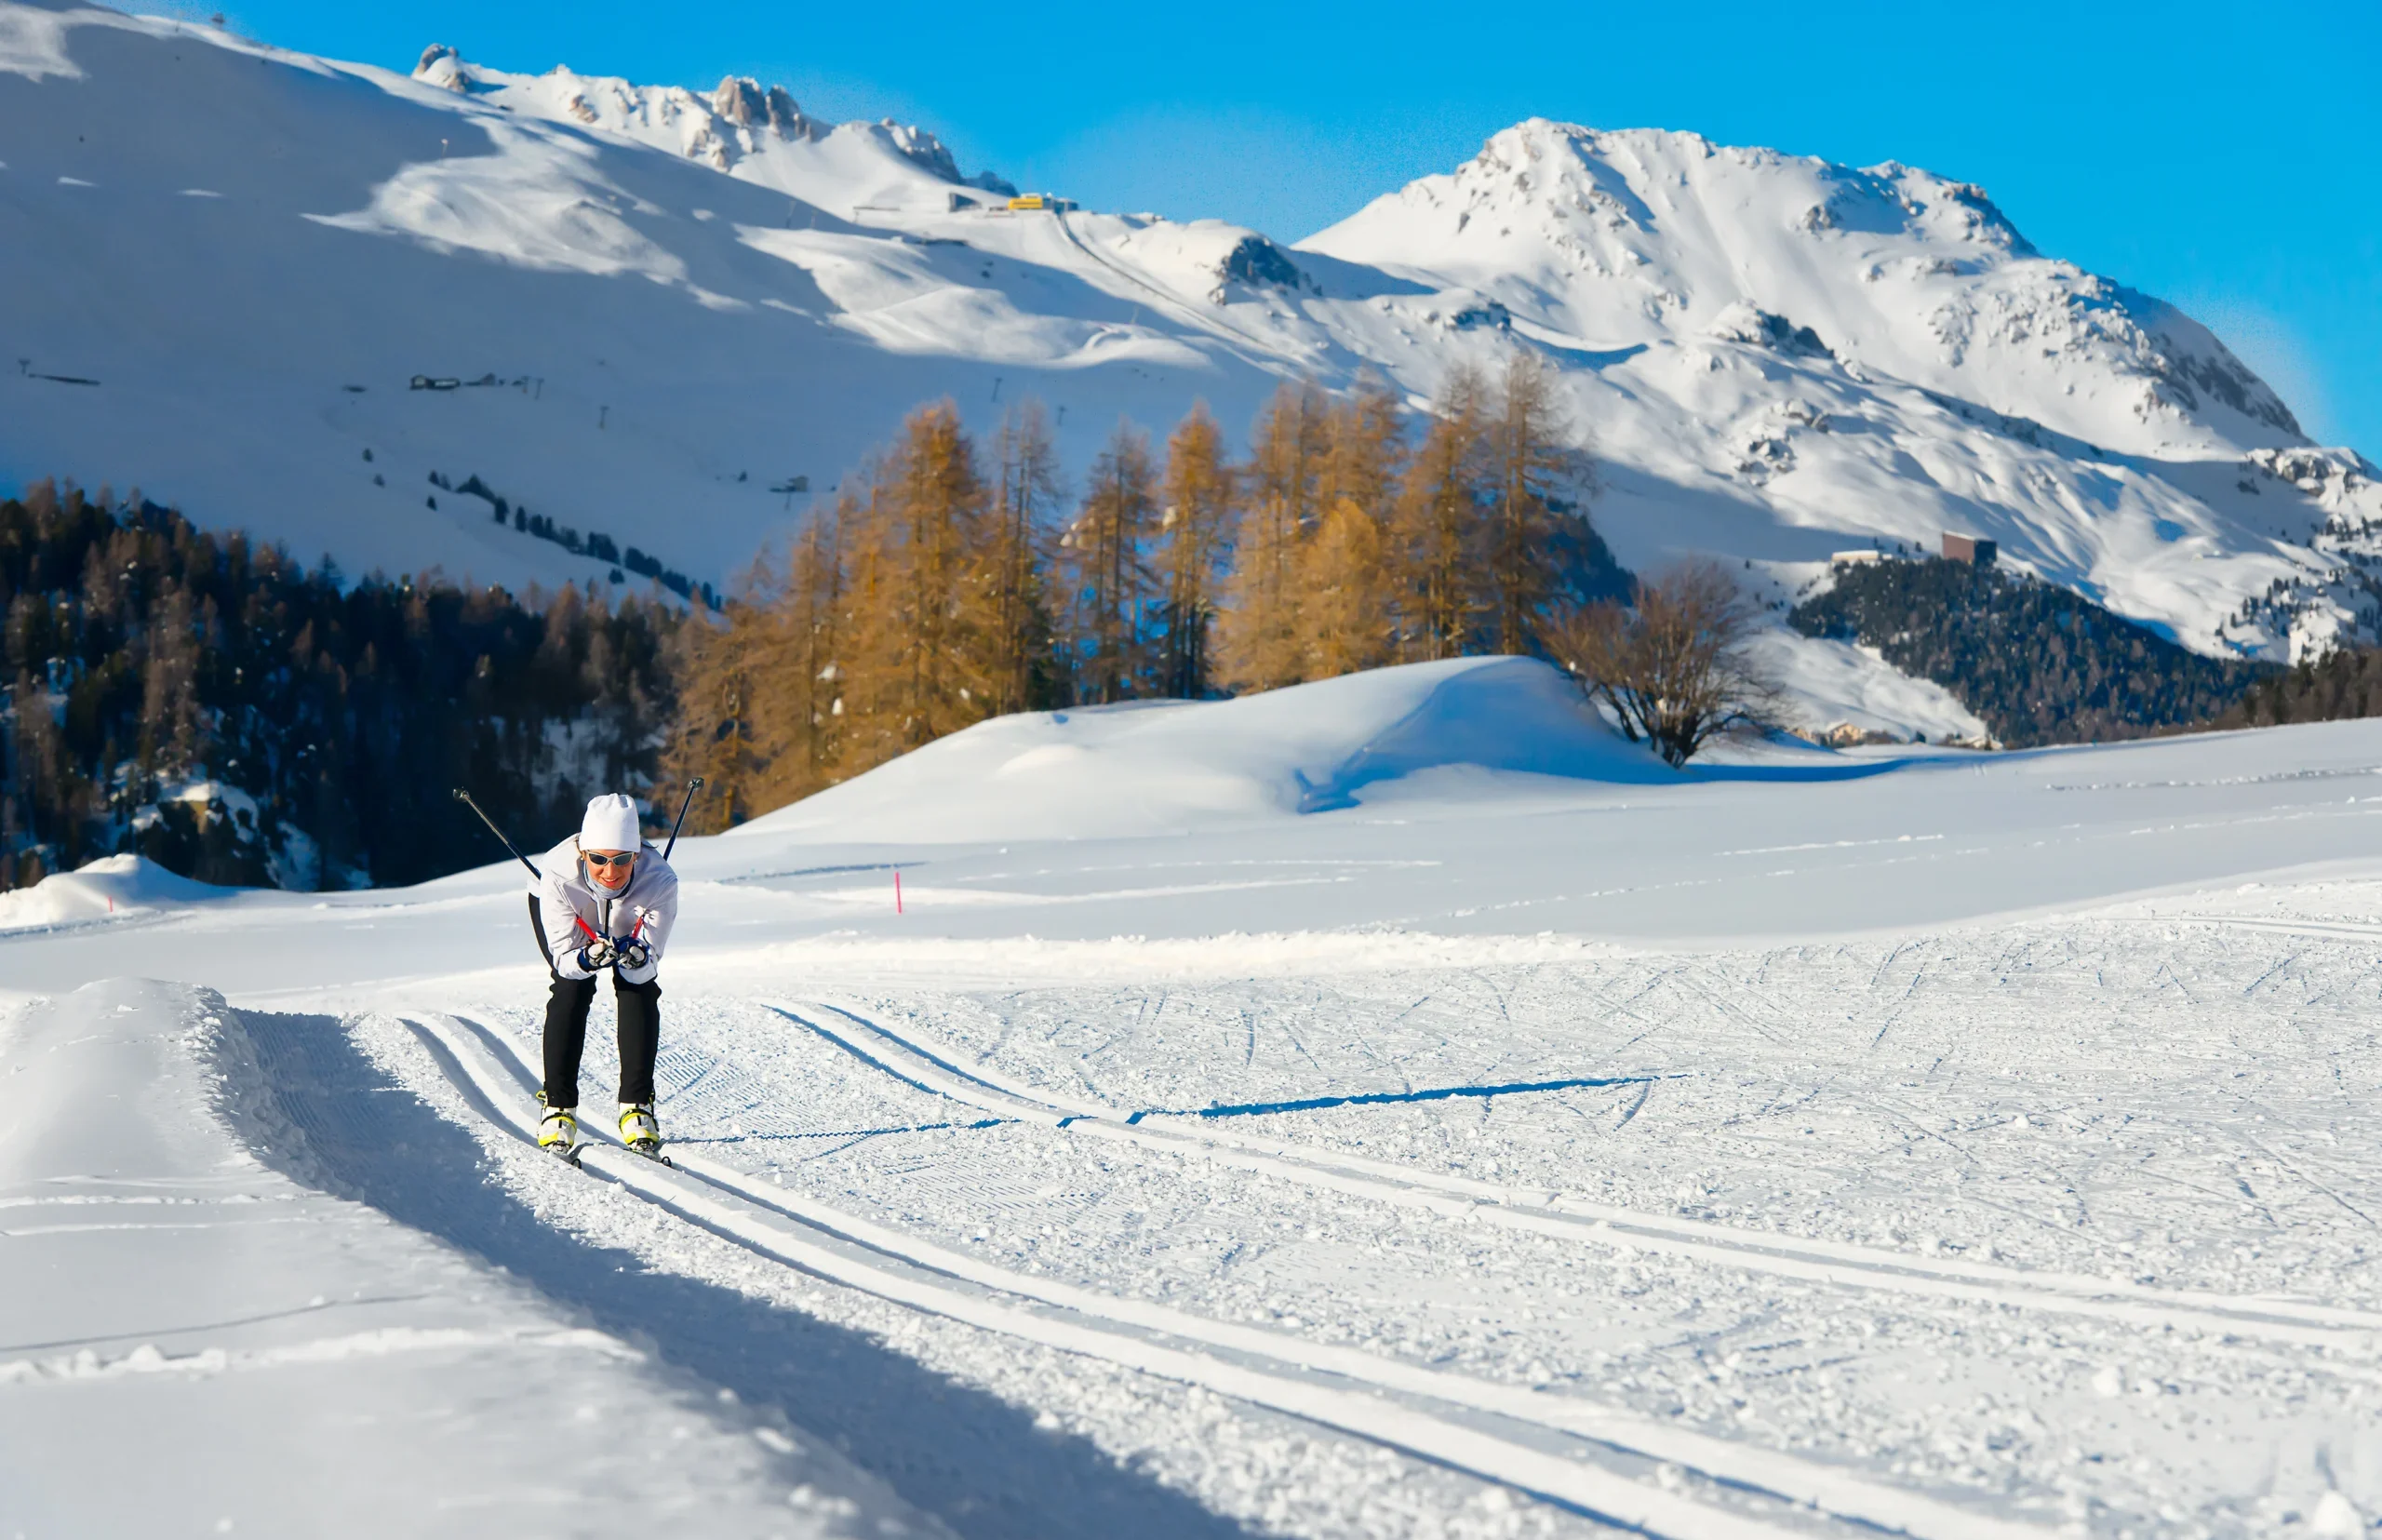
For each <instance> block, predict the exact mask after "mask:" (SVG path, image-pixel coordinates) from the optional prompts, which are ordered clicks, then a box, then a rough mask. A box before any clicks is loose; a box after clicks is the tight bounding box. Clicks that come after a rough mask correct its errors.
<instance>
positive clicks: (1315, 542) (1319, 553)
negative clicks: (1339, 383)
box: [1293, 372, 1406, 679]
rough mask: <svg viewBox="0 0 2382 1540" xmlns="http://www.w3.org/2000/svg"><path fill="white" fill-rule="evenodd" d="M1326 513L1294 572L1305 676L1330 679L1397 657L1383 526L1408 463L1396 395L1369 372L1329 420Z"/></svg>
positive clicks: (1322, 491)
mask: <svg viewBox="0 0 2382 1540" xmlns="http://www.w3.org/2000/svg"><path fill="white" fill-rule="evenodd" d="M1325 437H1326V445H1327V448H1326V451H1325V455H1324V463H1323V473H1322V475H1321V477H1320V478H1319V480H1318V486H1317V496H1318V502H1319V503H1320V504H1321V508H1322V512H1321V515H1320V517H1319V518H1318V522H1317V526H1316V529H1315V532H1314V534H1312V535H1311V536H1309V537H1308V538H1307V540H1306V541H1305V542H1304V543H1303V544H1302V545H1301V547H1300V549H1299V555H1298V562H1297V569H1296V581H1295V583H1293V591H1294V593H1295V594H1296V596H1297V617H1298V620H1297V630H1298V636H1299V646H1300V659H1301V667H1300V675H1301V677H1303V678H1308V679H1323V678H1331V677H1332V676H1336V675H1341V674H1351V673H1355V672H1356V671H1358V669H1366V668H1379V667H1382V666H1384V665H1385V664H1387V663H1395V662H1396V661H1397V648H1398V588H1397V582H1396V578H1397V574H1396V572H1395V570H1394V569H1393V567H1392V563H1391V561H1390V559H1389V558H1390V555H1391V553H1390V550H1389V547H1388V544H1387V541H1386V537H1385V527H1386V523H1387V520H1388V518H1389V516H1390V515H1391V512H1392V510H1393V508H1394V506H1395V504H1396V500H1397V495H1398V477H1399V475H1401V474H1402V473H1403V471H1404V469H1405V465H1406V424H1405V417H1404V413H1403V412H1402V411H1400V409H1399V408H1398V396H1397V394H1396V393H1395V392H1394V391H1392V390H1391V389H1390V388H1389V386H1388V385H1387V383H1386V382H1384V381H1383V380H1382V379H1381V377H1380V376H1378V375H1374V374H1372V373H1370V372H1368V373H1367V374H1365V375H1364V376H1362V377H1360V378H1359V379H1358V382H1357V385H1356V388H1355V389H1354V390H1353V391H1352V392H1351V393H1350V394H1349V395H1348V396H1347V397H1346V398H1345V400H1342V401H1339V402H1337V403H1335V404H1334V405H1333V406H1332V410H1331V414H1330V418H1329V421H1328V422H1327V425H1326V435H1325Z"/></svg>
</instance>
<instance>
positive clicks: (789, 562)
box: [0, 355, 1629, 889]
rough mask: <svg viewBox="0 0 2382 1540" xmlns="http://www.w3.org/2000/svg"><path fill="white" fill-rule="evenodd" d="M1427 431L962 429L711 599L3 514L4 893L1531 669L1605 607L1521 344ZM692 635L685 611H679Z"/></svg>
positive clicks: (1587, 538)
mask: <svg viewBox="0 0 2382 1540" xmlns="http://www.w3.org/2000/svg"><path fill="white" fill-rule="evenodd" d="M1436 408H1437V409H1435V411H1434V412H1432V413H1431V414H1429V415H1428V416H1427V417H1425V418H1424V419H1423V420H1422V421H1421V422H1415V421H1412V420H1411V419H1410V414H1408V413H1407V412H1405V411H1404V410H1403V409H1402V408H1400V407H1399V406H1398V402H1397V398H1396V397H1395V395H1393V393H1392V392H1391V391H1390V390H1389V389H1388V388H1387V387H1386V386H1385V385H1383V384H1380V383H1379V382H1365V383H1363V384H1361V385H1359V387H1358V388H1357V389H1356V390H1354V391H1352V392H1350V393H1348V394H1347V395H1343V396H1339V397H1333V396H1331V395H1326V394H1325V393H1324V392H1323V391H1322V390H1320V389H1319V388H1318V387H1316V386H1314V385H1312V384H1298V385H1286V386H1284V387H1283V388H1282V389H1281V391H1280V392H1279V393H1278V395H1276V396H1275V397H1274V399H1273V400H1272V401H1271V402H1270V403H1269V404H1268V405H1267V406H1266V407H1265V409H1264V411H1263V412H1261V414H1260V415H1259V417H1258V420H1257V422H1256V424H1255V426H1254V429H1253V431H1252V435H1251V445H1250V448H1249V451H1248V453H1247V455H1246V456H1245V457H1242V456H1236V455H1235V454H1233V452H1232V451H1231V449H1230V447H1229V445H1228V443H1227V441H1226V438H1225V435H1224V430H1223V429H1222V427H1221V426H1220V425H1219V424H1218V423H1217V422H1215V420H1214V418H1213V417H1212V416H1211V414H1210V413H1209V412H1208V411H1207V410H1206V408H1204V407H1195V408H1193V410H1192V411H1191V412H1190V413H1189V414H1188V415H1186V416H1185V417H1184V419H1183V420H1182V422H1180V423H1178V424H1177V425H1176V426H1175V428H1174V429H1173V430H1172V431H1171V433H1170V434H1169V435H1167V438H1166V440H1165V443H1164V446H1163V449H1158V448H1155V447H1154V446H1153V445H1152V443H1151V441H1150V436H1149V435H1148V434H1147V433H1146V432H1145V431H1144V430H1143V429H1140V428H1138V427H1136V426H1134V425H1133V424H1131V422H1120V423H1119V424H1118V425H1117V430H1116V431H1115V433H1114V434H1113V435H1111V437H1110V439H1109V441H1108V444H1107V446H1106V447H1105V449H1104V451H1103V452H1102V453H1101V455H1100V456H1099V458H1098V460H1097V461H1096V462H1094V464H1093V465H1092V466H1091V468H1090V471H1089V473H1088V475H1086V477H1085V479H1084V485H1083V488H1082V490H1081V492H1080V495H1079V496H1077V497H1073V498H1071V497H1069V495H1068V489H1067V487H1066V485H1065V478H1064V474H1063V468H1062V467H1061V466H1060V464H1059V462H1058V458H1057V453H1056V449H1055V448H1054V445H1053V443H1052V438H1051V435H1050V430H1049V427H1048V425H1047V419H1046V416H1045V414H1044V413H1043V412H1042V410H1041V408H1039V407H1038V406H1037V404H1035V403H1032V402H1023V403H1020V404H1019V405H1017V406H1016V407H1014V408H1012V409H1011V410H1010V413H1009V414H1008V416H1007V417H1006V418H1005V420H1004V421H1003V422H1002V424H1001V425H1000V427H999V429H998V431H997V434H996V435H995V437H994V440H993V443H992V445H991V446H990V452H989V455H987V454H986V453H985V452H984V450H983V449H980V447H979V446H978V445H977V444H976V442H975V441H974V439H973V438H972V437H971V436H970V434H969V433H968V432H967V431H966V429H965V428H964V427H963V426H962V425H961V423H960V421H959V418H958V415H957V411H956V410H955V409H954V408H953V407H952V406H951V404H950V403H948V402H942V403H937V404H933V405H930V406H926V407H922V408H918V409H917V411H916V412H915V413H913V414H912V416H911V418H910V419H909V421H908V422H907V423H906V424H905V426H904V428H903V434H902V436H901V438H900V439H899V441H898V442H896V443H895V444H893V445H892V446H890V447H889V448H887V449H884V450H883V451H882V452H880V453H879V454H877V455H876V456H875V457H874V458H873V459H872V460H871V462H869V464H868V466H867V468H866V469H865V471H864V472H863V474H862V475H856V476H851V477H847V478H846V480H845V482H844V484H843V489H842V491H841V493H840V495H839V496H838V498H837V499H836V502H834V503H833V504H832V505H831V506H830V507H828V508H826V509H824V510H823V511H822V512H821V514H820V515H819V516H816V517H814V518H813V519H812V520H811V521H810V524H809V526H808V527H807V529H805V531H804V532H803V534H802V535H801V537H800V538H799V539H798V540H797V541H796V543H795V544H794V546H793V548H792V549H791V550H790V551H786V552H780V553H770V554H765V555H764V556H763V557H761V558H759V559H756V562H755V564H754V566H753V569H752V570H751V571H750V572H749V573H748V574H747V577H746V580H745V582H744V583H743V584H742V586H741V589H740V591H739V592H738V593H737V594H735V595H734V596H731V597H730V598H729V599H728V600H727V601H726V603H725V605H724V607H723V609H722V612H720V613H718V614H716V615H713V614H709V613H702V614H701V618H695V616H692V615H690V614H689V612H688V611H687V610H686V609H684V608H683V607H681V606H679V605H677V604H676V603H675V602H673V596H672V595H670V594H667V593H665V592H664V591H663V590H662V588H661V587H660V586H659V585H658V584H656V585H655V586H654V587H653V589H652V591H651V592H650V593H649V595H645V596H638V595H636V594H633V593H630V594H627V595H626V596H622V594H623V592H624V591H623V590H620V589H614V590H610V591H609V593H608V592H607V591H606V590H605V589H604V588H601V587H599V586H598V585H596V584H594V583H590V584H588V585H587V586H586V588H585V589H584V590H582V589H581V588H577V587H565V588H562V589H560V590H558V591H555V592H554V593H551V594H547V593H541V592H537V591H531V592H529V593H527V594H522V595H515V594H512V593H509V592H506V591H504V590H502V589H498V588H494V587H488V586H477V585H471V584H468V583H458V582H455V581H452V580H449V579H448V578H446V577H444V576H442V575H440V574H437V573H422V574H408V575H405V576H401V577H398V578H395V579H390V578H387V577H385V576H381V575H378V574H375V575H373V576H371V577H368V578H366V579H363V580H360V581H351V580H349V579H348V578H347V577H345V576H344V575H343V574H341V573H340V572H339V571H338V570H337V569H334V568H331V567H330V566H328V564H326V565H324V566H321V567H317V568H315V569H304V568H302V567H301V566H300V565H299V564H297V563H295V562H294V561H292V560H291V558H290V557H289V556H288V553H286V552H285V551H282V550H280V549H278V548H275V547H272V546H255V545H251V544H250V543H249V542H248V541H246V540H245V539H243V538H241V537H239V536H237V535H233V536H229V537H220V536H217V535H214V534H210V533H203V532H200V531H198V530H196V529H194V528H193V527H192V526H191V525H190V524H189V523H188V522H187V521H185V520H184V519H182V518H181V516H179V515H177V514H175V513H173V512H171V511H169V510H166V509H162V508H159V507H156V506H155V505H154V504H150V503H146V502H141V500H139V499H137V498H135V499H132V500H127V502H121V503H118V502H114V501H112V500H111V499H109V498H108V497H107V496H106V495H105V494H104V493H102V494H101V495H100V496H99V497H97V498H93V497H89V496H87V495H86V494H84V493H83V492H81V491H79V490H77V489H73V488H71V487H70V488H67V489H62V490H61V489H56V488H53V487H50V486H47V485H43V486H39V487H36V488H33V489H31V490H30V491H29V492H28V493H27V494H26V495H25V496H23V497H22V498H20V499H16V500H9V501H7V502H0V611H5V615H6V623H5V659H0V663H5V667H6V671H7V672H6V675H5V676H0V678H4V679H5V682H4V683H0V690H5V703H4V704H0V717H4V718H5V725H6V728H7V730H6V731H5V733H0V887H8V886H21V885H24V884H28V883H31V882H33V881H36V880H38V879H39V878H40V877H42V876H43V875H45V874H47V873H48V872H51V871H57V870H60V869H71V868H72V867H74V866H75V865H78V864H82V863H83V862H85V861H88V860H90V859H92V858H94V857H96V856H100V855H105V854H110V853H114V852H116V851H124V850H131V851H138V852H140V853H142V854H145V855H148V856H150V857H151V858H152V859H154V860H156V861H158V862H159V863H160V864H164V865H166V866H167V867H168V868H170V869H172V870H174V871H177V872H181V873H182V874H184V875H188V876H194V877H200V878H202V879H204V880H207V881H214V882H222V883H235V884H258V885H261V884H272V885H276V886H282V887H288V888H299V889H313V888H339V887H351V886H359V885H364V884H377V885H393V884H400V883H409V882H416V881H421V880H424V879H426V878H428V877H435V876H438V875H441V874H443V873H446V872H449V871H454V870H458V869H462V868H464V867H467V866H471V865H475V864H480V863H481V862H483V861H485V860H486V859H487V857H488V854H489V853H490V847H489V846H488V842H487V837H486V835H485V833H484V831H481V830H480V829H479V828H478V827H477V825H476V824H475V822H474V821H473V820H472V818H471V815H470V813H469V812H468V811H466V810H463V809H462V808H461V807H460V806H459V805H458V804H457V803H455V802H454V801H453V800H452V799H451V797H450V795H449V792H450V789H451V788H453V787H458V786H460V787H463V788H465V789H468V790H470V791H471V792H472V793H473V794H474V795H475V797H476V798H477V799H478V800H479V801H480V802H481V803H482V804H483V805H484V806H486V807H487V808H488V810H489V811H490V812H491V813H492V814H494V815H495V816H496V817H497V819H498V821H499V822H500V823H501V824H505V825H506V826H507V827H509V828H513V829H515V830H518V831H520V833H521V837H523V838H526V839H528V840H530V841H533V842H534V841H536V840H538V839H542V838H543V837H547V835H548V834H549V833H551V832H552V831H555V830H559V829H561V828H563V827H566V826H568V825H569V824H570V823H571V822H572V821H573V820H574V819H575V816H576V814H575V809H576V807H577V805H578V804H579V802H580V801H582V799H583V798H584V797H587V796H589V795H592V794H593V793H594V792H595V791H597V790H603V789H608V788H616V787H623V786H625V787H628V788H630V789H632V790H633V791H636V792H637V793H639V794H654V793H655V789H656V787H657V786H658V785H659V784H661V783H664V782H675V781H676V780H677V779H679V778H683V777H685V776H688V775H693V774H701V775H703V776H704V777H705V778H706V779H707V781H708V782H709V783H710V789H709V790H708V791H707V792H706V795H705V796H704V797H703V798H702V799H700V800H699V801H698V802H697V804H696V812H695V814H694V815H693V817H692V818H690V820H689V827H690V828H702V829H716V828H722V827H727V826H729V825H731V824H736V823H740V822H743V820H745V819H747V818H750V817H752V816H754V815H756V813H759V812H762V811H767V810H769V809H771V808H774V807H778V806H781V805H783V803H785V802H789V801H792V800H794V799H796V798H797V797H801V796H803V795H806V794H808V793H809V792H810V791H813V790H817V789H819V788H820V787H823V786H825V785H829V784H833V783H836V782H837V781H841V780H844V779H848V778H850V776H852V775H856V774H859V773H861V772H863V771H864V770H868V769H870V768H872V767H874V766H876V765H877V764H881V763H883V762H884V761H886V760H887V759H890V758H891V757H894V756H895V755H898V754H901V753H903V752H905V751H906V750H908V749H910V748H913V747H916V746H917V745H918V744H920V743H927V742H930V741H931V740H932V739H934V738H936V737H940V736H942V735H943V734H945V733H948V732H952V731H956V730H958V729H960V728H963V727H966V726H968V725H970V723H973V722H975V721H979V720H982V719H984V717H987V716H993V715H996V714H997V713H1001V712H1008V711H1018V710H1030V709H1037V708H1048V707H1054V706H1062V705H1067V704H1071V703H1109V702H1117V701H1125V700H1131V699H1141V698H1152V697H1174V698H1198V697H1202V696H1208V695H1212V694H1217V693H1223V692H1227V691H1236V690H1264V689H1270V688H1274V687H1277V686H1280V685H1286V684H1291V683H1296V682H1299V681H1301V680H1305V679H1311V678H1319V677H1325V676H1332V675H1335V674H1343V673H1348V672H1353V671H1355V670H1358V669H1362V668H1371V667H1378V666H1381V665H1383V664H1386V663H1398V662H1406V661H1412V660H1417V659H1425V658H1443V657H1453V656H1461V655H1465V654H1469V653H1479V652H1531V651H1535V650H1538V649H1539V645H1540V644H1539V640H1538V637H1539V629H1538V628H1539V626H1540V624H1541V623H1542V622H1543V621H1544V620H1545V618H1546V616H1548V615H1549V614H1552V613H1554V612H1556V611H1558V610H1559V609H1566V608H1576V607H1578V606H1581V605H1584V604H1587V603H1592V602H1596V601H1599V600H1608V599H1613V598H1617V597H1621V596H1626V593H1627V592H1628V590H1629V578H1628V575H1627V574H1626V573H1625V572H1623V571H1622V570H1621V569H1619V568H1618V567H1617V566H1616V565H1615V564H1614V562H1613V558H1612V556H1611V555H1610V553H1609V552H1608V551H1607V550H1606V549H1605V547H1604V544H1603V542H1602V541H1601V540H1600V539H1599V538H1598V536H1597V534H1596V532H1595V530H1594V529H1593V527H1592V525H1591V524H1590V522H1589V520H1588V517H1587V514H1586V497H1587V494H1588V492H1589V490H1590V487H1591V483H1592V479H1593V477H1592V468H1591V467H1590V466H1589V464H1588V463H1587V462H1586V459H1585V458H1584V457H1583V456H1581V455H1580V454H1579V453H1578V452H1577V451H1575V450H1572V449H1567V448H1565V447H1564V446H1566V445H1567V444H1570V443H1572V442H1574V441H1575V440H1576V438H1577V436H1578V435H1577V434H1576V433H1575V431H1574V429H1573V425H1572V424H1570V423H1568V422H1564V421H1562V419H1561V417H1560V415H1559V412H1558V410H1557V409H1556V408H1555V405H1554V396H1553V394H1552V392H1551V390H1550V389H1549V388H1548V377H1547V376H1546V373H1545V372H1543V370H1542V369H1541V368H1540V367H1539V366H1538V365H1537V364H1536V363H1535V361H1534V359H1533V358H1532V356H1531V355H1519V356H1518V358H1517V360H1516V361H1515V362H1514V363H1513V364H1512V365H1511V366H1510V367H1509V368H1507V369H1506V370H1505V371H1504V372H1503V373H1502V374H1500V375H1498V376H1496V377H1494V378H1488V377H1483V376H1480V375H1477V374H1473V373H1469V372H1466V371H1463V370H1458V371H1455V372H1454V373H1453V374H1452V377H1451V379H1450V382H1449V384H1448V388H1447V389H1446V391H1445V392H1444V393H1443V395H1442V398H1441V400H1440V401H1439V402H1438V403H1437V404H1436ZM699 613H700V612H699Z"/></svg>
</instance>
